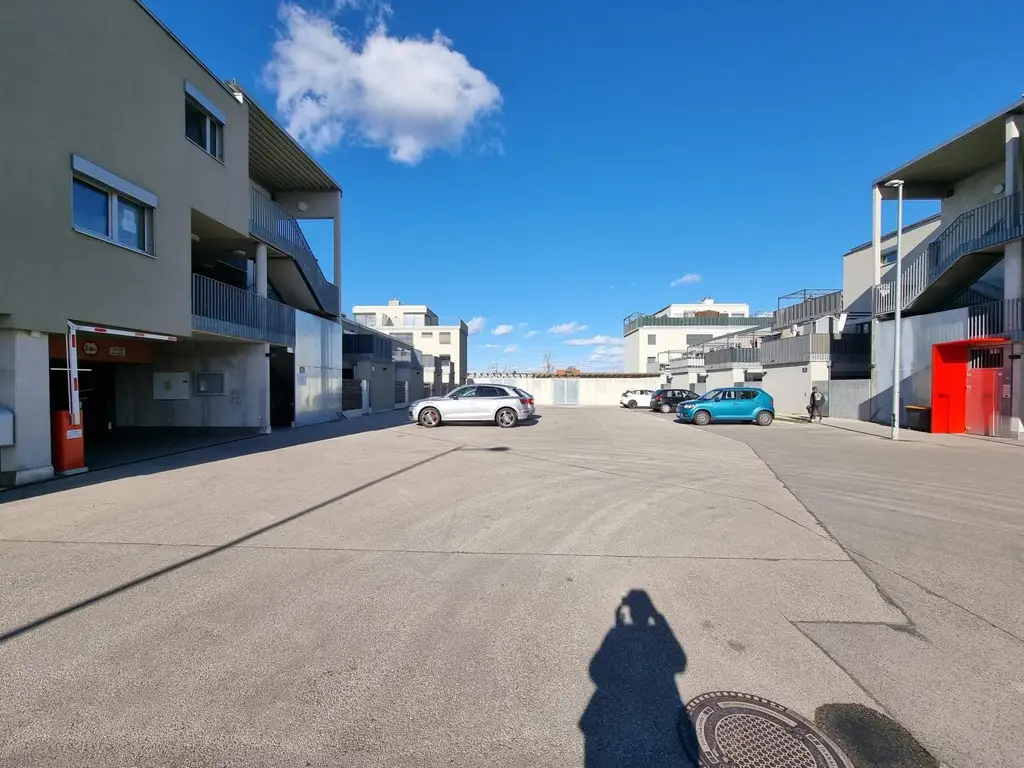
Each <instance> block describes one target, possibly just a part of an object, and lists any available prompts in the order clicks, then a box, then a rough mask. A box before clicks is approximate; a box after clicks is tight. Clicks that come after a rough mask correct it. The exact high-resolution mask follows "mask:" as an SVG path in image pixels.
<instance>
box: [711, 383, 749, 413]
mask: <svg viewBox="0 0 1024 768" xmlns="http://www.w3.org/2000/svg"><path fill="white" fill-rule="evenodd" d="M742 408H743V407H742V405H741V403H740V400H739V392H737V391H736V390H735V389H726V390H723V391H722V393H721V394H720V395H719V399H718V402H717V403H715V414H714V417H715V419H717V420H718V421H736V420H737V419H742V418H743V410H742Z"/></svg>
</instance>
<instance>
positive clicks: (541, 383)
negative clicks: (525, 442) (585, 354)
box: [470, 373, 661, 406]
mask: <svg viewBox="0 0 1024 768" xmlns="http://www.w3.org/2000/svg"><path fill="white" fill-rule="evenodd" d="M470 378H471V379H473V381H474V383H477V384H488V383H494V384H505V385H510V386H514V387H519V388H520V389H522V390H524V391H526V392H529V393H530V394H531V395H533V399H534V402H535V403H536V404H537V405H538V406H542V405H554V404H555V387H554V382H555V381H556V380H555V379H552V378H546V377H545V378H538V377H535V376H529V375H527V376H518V377H513V376H501V375H497V376H492V375H489V374H475V373H474V374H470ZM576 381H578V382H579V383H578V386H579V403H578V405H618V404H619V398H620V397H622V393H623V392H625V391H626V390H627V389H658V387H659V386H660V382H661V377H660V376H658V375H653V376H647V377H630V378H580V379H576Z"/></svg>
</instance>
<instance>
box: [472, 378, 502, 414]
mask: <svg viewBox="0 0 1024 768" xmlns="http://www.w3.org/2000/svg"><path fill="white" fill-rule="evenodd" d="M499 398H505V399H506V402H507V399H508V394H506V392H505V390H503V389H499V388H498V387H487V386H480V387H477V388H476V397H474V398H473V400H474V401H475V404H476V405H479V406H480V407H479V409H476V410H475V411H474V412H478V413H479V416H477V417H476V418H478V419H480V420H481V421H483V420H484V419H487V420H490V419H492V418H494V414H495V413H496V412H497V410H498V406H499V405H501V403H499V402H498V400H499Z"/></svg>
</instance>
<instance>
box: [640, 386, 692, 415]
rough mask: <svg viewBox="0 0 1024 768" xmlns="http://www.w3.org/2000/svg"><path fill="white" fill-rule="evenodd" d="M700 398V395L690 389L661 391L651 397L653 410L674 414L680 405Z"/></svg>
mask: <svg viewBox="0 0 1024 768" xmlns="http://www.w3.org/2000/svg"><path fill="white" fill-rule="evenodd" d="M698 397H700V395H698V394H697V393H696V392H694V391H693V390H690V389H659V390H657V391H656V392H655V393H654V394H652V395H651V410H652V411H661V412H662V413H672V412H674V411H675V409H676V406H678V405H679V404H680V403H682V402H684V401H686V400H696V399H697V398H698Z"/></svg>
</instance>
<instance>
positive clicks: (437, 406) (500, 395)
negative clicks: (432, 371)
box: [409, 384, 533, 428]
mask: <svg viewBox="0 0 1024 768" xmlns="http://www.w3.org/2000/svg"><path fill="white" fill-rule="evenodd" d="M524 394H525V393H520V392H519V391H518V390H516V388H515V387H505V386H501V385H499V384H467V385H466V386H464V387H459V388H458V389H453V390H452V391H451V392H449V393H448V394H447V395H444V396H442V397H428V398H426V399H424V400H417V401H416V402H415V403H413V404H412V405H410V406H409V418H410V419H411V420H412V421H415V422H416V423H417V424H419V425H420V426H423V427H438V426H440V425H441V424H445V423H449V422H452V423H454V422H468V421H489V422H491V423H492V424H497V425H498V426H499V427H504V428H508V427H514V426H516V425H518V424H519V422H521V421H525V420H527V419H529V418H531V417H532V416H533V403H532V402H530V400H531V398H528V397H524V396H523V395H524Z"/></svg>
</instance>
